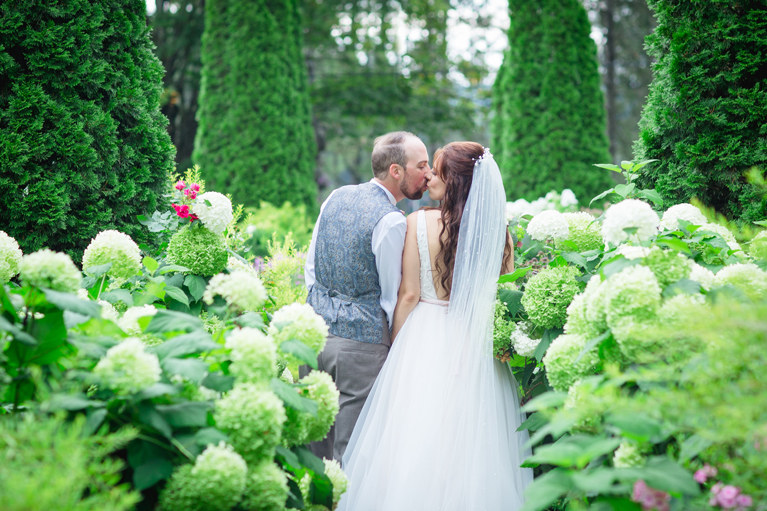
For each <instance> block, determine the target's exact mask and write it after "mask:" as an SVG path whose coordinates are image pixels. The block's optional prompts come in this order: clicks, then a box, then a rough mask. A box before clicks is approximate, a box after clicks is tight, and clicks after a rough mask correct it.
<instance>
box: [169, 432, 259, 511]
mask: <svg viewBox="0 0 767 511" xmlns="http://www.w3.org/2000/svg"><path fill="white" fill-rule="evenodd" d="M247 477H248V466H247V465H246V464H245V460H243V459H242V457H241V456H240V455H239V454H237V453H236V452H234V450H233V449H232V447H231V446H228V445H226V444H224V443H221V444H219V445H218V446H215V445H210V446H208V447H207V448H206V449H205V450H204V451H203V452H202V454H200V455H199V456H197V459H196V460H195V463H194V465H184V466H182V467H180V468H179V469H177V470H176V471H175V472H174V473H173V475H172V476H171V478H170V481H168V484H167V485H166V487H165V489H164V490H163V492H162V494H161V495H160V503H159V509H161V510H167V511H181V510H190V509H199V510H206V511H227V510H229V509H231V508H232V507H234V506H235V505H237V503H238V502H239V501H240V499H241V497H242V494H243V492H244V491H245V487H246V481H247Z"/></svg>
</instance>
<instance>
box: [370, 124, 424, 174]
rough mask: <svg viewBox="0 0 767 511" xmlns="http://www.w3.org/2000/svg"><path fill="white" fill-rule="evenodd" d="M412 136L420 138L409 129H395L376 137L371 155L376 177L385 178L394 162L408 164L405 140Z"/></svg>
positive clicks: (401, 164)
mask: <svg viewBox="0 0 767 511" xmlns="http://www.w3.org/2000/svg"><path fill="white" fill-rule="evenodd" d="M410 137H412V138H416V139H417V138H418V137H417V136H415V135H414V134H412V133H410V132H409V131H393V132H391V133H387V134H385V135H381V136H380V137H377V138H376V139H375V141H374V142H373V154H372V155H371V156H370V161H371V164H372V167H373V175H374V176H375V177H377V178H379V179H384V178H385V177H386V175H387V174H388V173H389V167H390V166H391V164H392V163H396V164H397V165H400V166H402V168H405V166H406V164H407V155H406V154H405V141H406V140H407V139H408V138H410Z"/></svg>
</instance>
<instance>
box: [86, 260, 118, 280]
mask: <svg viewBox="0 0 767 511" xmlns="http://www.w3.org/2000/svg"><path fill="white" fill-rule="evenodd" d="M111 269H112V263H107V264H99V265H98V266H88V267H87V268H83V271H84V272H85V273H87V274H88V276H89V277H93V278H94V279H98V278H100V277H103V276H104V274H105V273H106V272H108V271H109V270H111Z"/></svg>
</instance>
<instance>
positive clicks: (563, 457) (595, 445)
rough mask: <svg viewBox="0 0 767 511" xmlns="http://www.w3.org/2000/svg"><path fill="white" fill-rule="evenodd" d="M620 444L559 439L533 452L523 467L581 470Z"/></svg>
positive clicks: (589, 438) (607, 440) (578, 437)
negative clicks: (553, 467) (547, 466)
mask: <svg viewBox="0 0 767 511" xmlns="http://www.w3.org/2000/svg"><path fill="white" fill-rule="evenodd" d="M619 444H620V440H619V439H617V438H604V437H600V436H587V435H573V436H568V437H564V438H561V439H559V440H557V441H556V442H554V443H553V444H549V445H544V446H541V447H539V448H538V449H536V450H535V454H533V455H532V456H531V457H529V458H527V460H525V462H524V464H523V466H536V465H538V464H547V465H557V466H560V467H565V468H571V467H572V468H579V469H580V468H583V467H585V466H586V465H588V464H589V463H590V462H591V461H592V460H593V459H595V458H598V457H599V456H603V455H605V454H607V453H609V452H613V451H614V450H615V448H616V447H618V445H619Z"/></svg>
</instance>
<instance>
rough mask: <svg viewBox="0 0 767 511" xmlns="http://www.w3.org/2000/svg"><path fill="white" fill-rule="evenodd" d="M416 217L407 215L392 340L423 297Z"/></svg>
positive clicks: (413, 214)
mask: <svg viewBox="0 0 767 511" xmlns="http://www.w3.org/2000/svg"><path fill="white" fill-rule="evenodd" d="M416 218H417V217H416V213H412V214H411V215H410V216H408V217H407V234H405V248H404V250H403V251H402V282H401V283H400V286H399V293H398V294H397V306H396V307H395V308H394V320H393V321H392V335H391V338H392V341H394V340H395V339H396V337H397V334H398V333H399V331H400V329H401V328H402V325H404V324H405V320H406V319H407V317H408V316H409V315H410V313H411V312H412V311H413V309H414V308H415V306H416V305H418V300H420V299H421V260H420V259H419V257H418V240H417V238H416Z"/></svg>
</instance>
